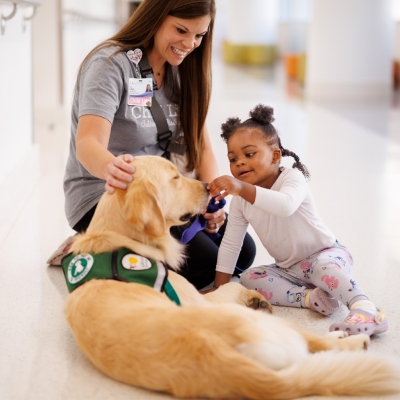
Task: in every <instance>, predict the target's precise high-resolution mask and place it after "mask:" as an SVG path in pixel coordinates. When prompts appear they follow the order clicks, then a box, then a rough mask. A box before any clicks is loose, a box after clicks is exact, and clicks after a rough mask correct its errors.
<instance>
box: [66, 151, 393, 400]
mask: <svg viewBox="0 0 400 400" xmlns="http://www.w3.org/2000/svg"><path fill="white" fill-rule="evenodd" d="M134 166H135V167H136V172H135V174H134V175H133V177H134V181H133V183H132V184H130V185H129V187H128V189H127V190H126V191H122V190H120V191H117V193H115V194H113V195H109V194H105V195H104V196H103V197H102V199H101V201H100V202H99V205H98V207H97V210H96V213H95V215H94V217H93V220H92V222H91V224H90V226H89V228H88V230H87V232H86V233H85V234H83V235H80V236H79V237H78V238H77V240H76V241H75V243H74V245H73V252H74V253H81V252H92V253H96V252H104V251H111V250H115V249H116V248H119V247H128V248H130V249H132V250H133V251H135V252H137V253H139V254H141V255H144V256H151V257H152V258H153V259H157V260H159V261H163V262H167V263H168V264H169V265H170V266H171V267H172V268H174V269H177V268H178V267H179V264H180V263H181V261H182V257H183V246H181V245H180V244H179V243H177V241H176V240H174V239H173V238H172V237H171V236H170V234H169V228H170V227H171V226H172V225H178V224H182V223H183V222H182V221H181V217H182V216H187V215H189V214H195V213H198V212H199V211H200V210H202V209H203V208H204V207H205V205H206V203H207V199H208V194H207V192H206V190H205V188H204V186H203V185H202V184H201V183H200V182H198V181H196V180H190V179H186V178H184V177H182V176H180V175H179V173H178V172H177V170H176V168H175V167H174V166H173V165H172V164H171V163H169V162H168V161H166V160H164V159H162V158H160V157H152V156H143V157H136V158H135V160H134ZM183 219H185V218H183ZM169 279H170V282H171V283H172V285H173V287H174V288H175V290H176V292H177V293H178V295H179V298H180V300H181V303H182V306H181V307H179V306H177V305H176V304H175V303H174V302H172V301H171V300H169V299H168V298H167V296H166V295H165V294H164V293H160V292H157V291H156V290H154V289H152V288H150V287H147V286H143V285H140V284H136V283H125V282H119V281H113V280H92V281H89V282H87V283H85V284H84V285H82V286H80V287H79V288H77V289H76V290H75V291H74V292H72V293H71V294H70V296H69V298H68V300H67V305H66V314H67V319H68V322H69V324H70V326H71V329H72V331H73V333H74V335H75V338H76V341H77V343H78V346H79V347H80V349H81V350H82V352H83V353H84V354H85V355H86V356H87V357H88V358H89V359H90V360H91V362H92V363H93V364H94V365H95V366H96V367H97V368H99V369H100V370H101V371H102V372H103V373H105V374H106V375H108V376H110V377H111V378H114V379H116V380H118V381H121V382H125V383H128V384H131V385H135V386H140V387H143V388H147V389H151V390H156V391H163V392H168V393H171V394H173V395H175V396H177V397H185V398H230V399H239V398H250V399H267V398H268V399H292V398H298V397H302V396H306V395H311V394H316V395H328V396H329V395H332V396H333V395H358V396H366V395H382V394H386V393H394V392H396V391H399V390H400V383H399V382H400V380H399V377H400V373H399V369H398V366H397V365H395V364H394V363H393V362H391V361H389V360H387V359H385V358H384V357H382V356H378V355H376V354H369V353H367V352H364V351H362V349H364V348H366V347H367V345H368V343H369V338H368V336H365V335H358V336H350V337H345V336H346V335H345V334H344V333H343V332H334V333H330V334H328V335H326V336H322V337H321V336H319V335H315V334H313V333H310V332H304V331H300V330H298V329H297V328H296V327H294V326H292V325H291V324H290V323H289V322H288V321H286V320H284V319H282V318H278V317H276V316H274V315H271V314H269V313H267V312H263V311H259V310H257V311H256V310H253V309H251V308H248V307H249V306H255V307H257V306H261V307H265V305H266V304H267V302H266V300H265V298H263V297H262V296H261V295H260V294H259V293H258V292H256V291H253V290H247V289H245V288H244V287H243V286H241V285H239V284H237V283H229V284H226V285H224V286H222V287H221V288H219V289H218V290H216V291H215V292H212V293H209V294H206V295H201V294H199V293H198V292H197V290H196V289H195V288H194V287H193V286H192V285H191V284H190V283H189V282H188V281H186V280H185V279H184V278H183V277H181V276H180V275H178V274H177V273H175V272H173V271H170V273H169ZM246 306H247V307H246ZM323 350H330V351H323ZM314 353H315V354H314Z"/></svg>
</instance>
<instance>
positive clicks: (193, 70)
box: [80, 0, 215, 171]
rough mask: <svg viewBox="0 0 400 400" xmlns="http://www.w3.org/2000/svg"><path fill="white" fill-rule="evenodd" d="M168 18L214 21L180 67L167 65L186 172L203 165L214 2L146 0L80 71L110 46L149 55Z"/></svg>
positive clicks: (167, 85) (167, 75) (166, 74)
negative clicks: (140, 51) (182, 138)
mask: <svg viewBox="0 0 400 400" xmlns="http://www.w3.org/2000/svg"><path fill="white" fill-rule="evenodd" d="M168 15H171V16H174V17H177V18H183V19H194V18H198V17H203V16H205V15H209V16H210V17H211V21H210V25H209V28H208V31H207V33H206V34H205V36H204V37H203V39H202V43H201V45H200V46H199V47H198V48H196V49H195V50H194V51H193V52H191V53H190V54H189V55H187V56H186V57H185V59H184V60H183V61H182V63H181V64H180V65H179V66H178V67H172V66H171V65H170V64H168V63H166V69H165V78H164V84H165V88H167V89H168V88H171V91H170V92H167V96H168V98H169V99H170V101H173V102H175V103H178V104H179V121H180V128H181V129H182V130H183V132H184V136H185V142H186V145H187V148H188V165H187V169H188V170H189V171H191V170H193V169H194V168H196V167H198V166H199V164H200V157H201V153H202V149H203V145H204V136H203V129H204V126H205V121H206V117H207V113H208V107H209V104H210V98H211V84H212V73H211V53H212V36H213V30H214V19H215V1H214V0H144V1H143V2H142V3H141V4H140V6H139V7H138V9H137V10H136V11H135V12H134V13H133V14H132V16H131V17H130V19H129V20H128V22H127V23H126V24H125V25H124V26H123V27H122V28H121V29H120V31H119V32H118V33H117V34H115V35H114V36H112V37H111V38H109V39H108V40H106V41H104V42H102V43H100V44H99V45H98V46H96V47H95V48H94V49H93V50H92V51H91V52H90V53H89V54H88V55H87V56H86V58H85V59H84V60H83V62H82V64H81V67H80V68H82V65H83V64H84V63H85V62H86V61H87V60H88V59H89V58H90V57H91V56H92V55H93V54H94V53H95V52H96V51H98V50H99V49H101V48H104V47H108V46H119V47H120V50H118V51H117V52H116V53H118V52H121V51H127V50H130V49H132V48H137V47H140V48H142V49H143V50H144V52H145V53H147V54H148V53H149V52H150V51H151V50H152V49H153V47H154V36H155V34H156V32H157V31H158V29H159V28H160V26H161V24H162V23H163V22H164V20H165V18H166V17H167V16H168ZM116 53H114V54H113V55H115V54H116ZM177 71H179V79H178V76H177V75H178V73H177Z"/></svg>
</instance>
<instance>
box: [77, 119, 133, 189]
mask: <svg viewBox="0 0 400 400" xmlns="http://www.w3.org/2000/svg"><path fill="white" fill-rule="evenodd" d="M110 134H111V123H110V122H109V121H108V120H107V119H105V118H103V117H99V116H96V115H83V116H81V117H80V118H79V121H78V128H77V132H76V156H77V158H78V161H79V162H80V163H81V164H82V165H83V166H84V167H85V168H86V170H87V171H88V172H89V173H91V174H92V175H93V176H95V177H97V178H100V179H103V180H105V181H106V185H105V188H106V190H107V191H108V192H109V193H113V192H114V189H115V188H121V189H125V188H126V182H131V181H132V173H133V172H134V168H133V167H132V166H131V165H130V162H131V161H132V159H133V157H132V156H131V155H130V154H124V155H121V156H119V157H115V156H114V155H113V154H112V153H111V152H110V151H108V149H107V147H108V142H109V140H110Z"/></svg>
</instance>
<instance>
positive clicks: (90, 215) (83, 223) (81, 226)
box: [72, 204, 97, 233]
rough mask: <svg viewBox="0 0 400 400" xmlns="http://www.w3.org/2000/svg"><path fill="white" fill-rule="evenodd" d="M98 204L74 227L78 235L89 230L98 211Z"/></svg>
mask: <svg viewBox="0 0 400 400" xmlns="http://www.w3.org/2000/svg"><path fill="white" fill-rule="evenodd" d="M96 207H97V204H96V205H95V206H94V207H92V208H91V209H90V210H89V211H88V212H87V213H86V214H85V215H84V216H83V217H82V218H81V219H80V220H79V221H78V222H77V223H76V224H75V225H74V226H73V227H72V229H73V230H74V231H76V232H78V233H82V232H85V231H86V229H87V228H88V226H89V224H90V221H91V220H92V218H93V215H94V212H95V211H96Z"/></svg>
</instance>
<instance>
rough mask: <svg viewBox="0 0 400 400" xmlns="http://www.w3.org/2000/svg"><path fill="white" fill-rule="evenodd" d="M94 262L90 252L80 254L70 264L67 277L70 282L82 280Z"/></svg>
mask: <svg viewBox="0 0 400 400" xmlns="http://www.w3.org/2000/svg"><path fill="white" fill-rule="evenodd" d="M93 263H94V259H93V256H91V255H90V254H78V255H77V256H75V257H74V258H73V259H72V260H71V261H70V263H69V265H68V272H67V279H68V282H69V283H72V284H74V283H77V282H80V281H81V280H82V279H83V278H84V277H85V276H86V275H87V274H88V273H89V271H90V270H91V269H92V267H93Z"/></svg>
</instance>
